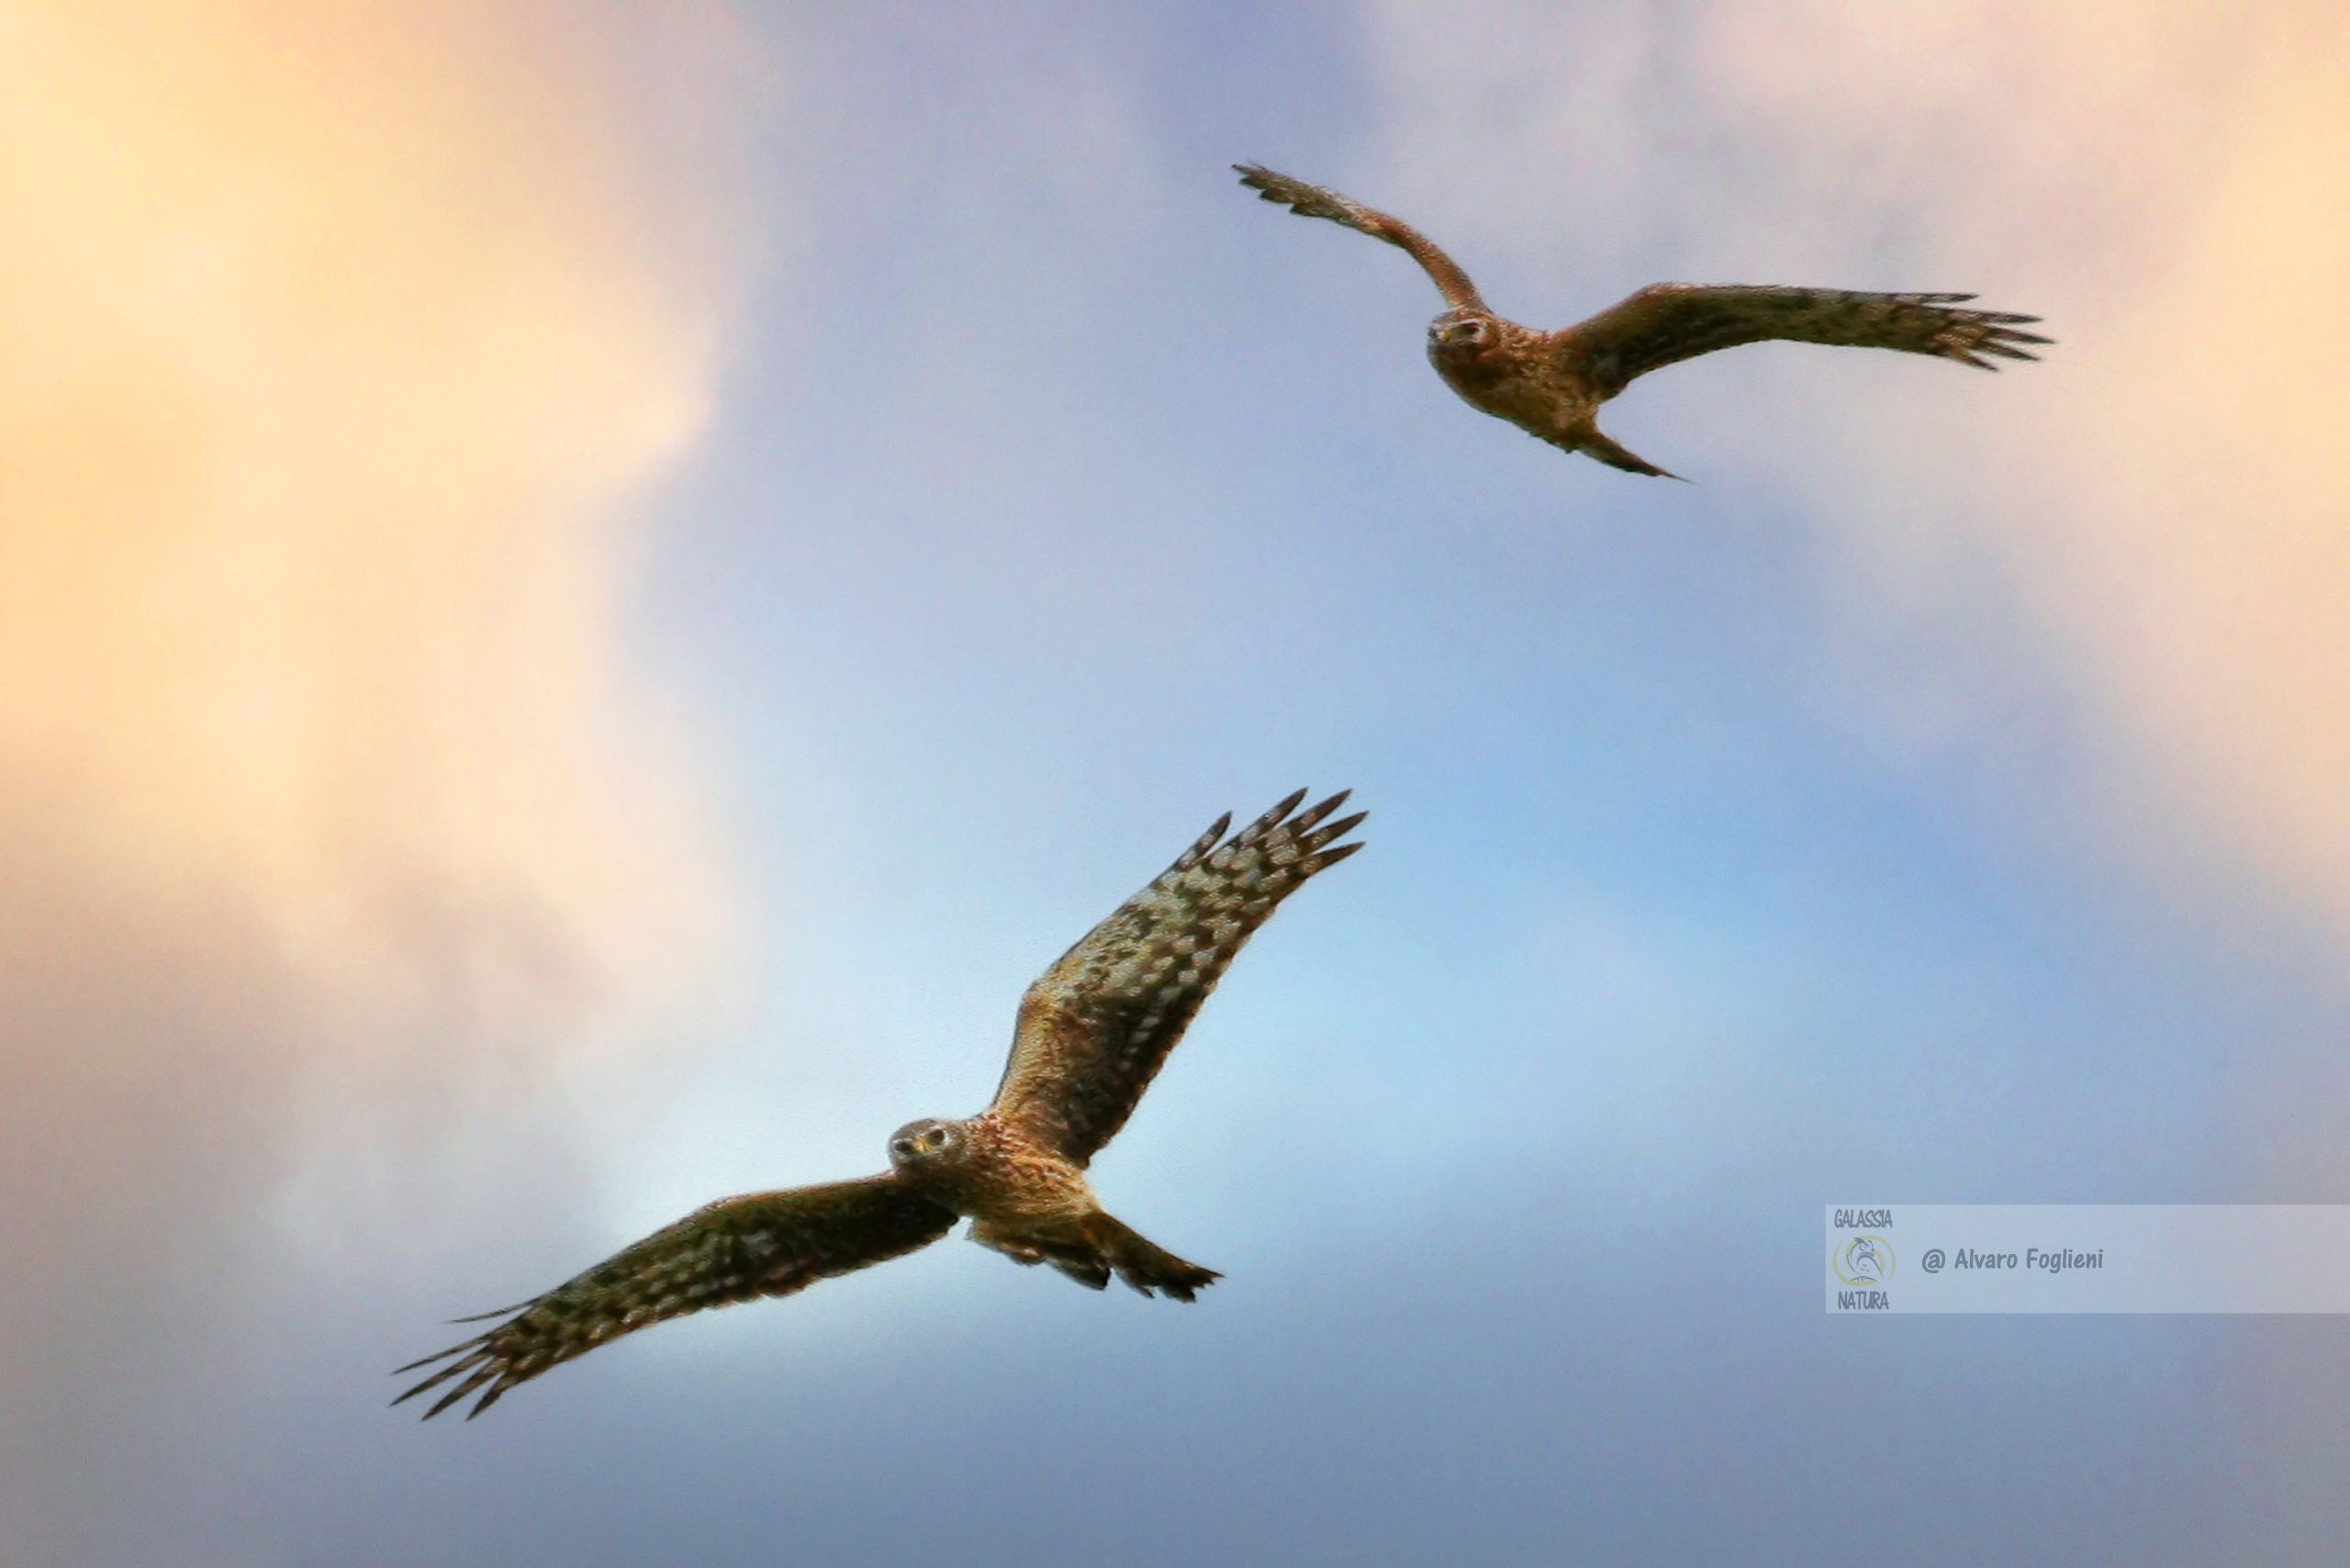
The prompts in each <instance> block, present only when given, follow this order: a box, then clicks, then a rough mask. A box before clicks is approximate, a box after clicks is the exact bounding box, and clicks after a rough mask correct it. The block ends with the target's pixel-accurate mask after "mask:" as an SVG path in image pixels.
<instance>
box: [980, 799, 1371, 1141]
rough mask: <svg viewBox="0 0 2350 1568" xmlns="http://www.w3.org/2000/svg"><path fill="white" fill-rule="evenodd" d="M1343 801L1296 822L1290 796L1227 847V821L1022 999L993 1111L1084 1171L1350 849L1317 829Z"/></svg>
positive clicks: (1349, 823)
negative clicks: (1229, 971) (1292, 903)
mask: <svg viewBox="0 0 2350 1568" xmlns="http://www.w3.org/2000/svg"><path fill="white" fill-rule="evenodd" d="M1347 793H1348V792H1347V791H1345V790H1341V791H1339V792H1338V793H1337V794H1336V795H1333V796H1331V797H1330V798H1329V799H1328V800H1326V801H1323V802H1322V803H1321V804H1320V805H1317V806H1314V807H1311V808H1309V809H1308V810H1306V811H1304V812H1299V813H1298V814H1297V815H1296V816H1294V817H1292V816H1291V815H1290V813H1291V812H1294V811H1297V806H1298V802H1299V801H1303V800H1304V799H1305V791H1304V790H1299V791H1298V792H1297V793H1296V794H1294V795H1292V796H1291V797H1290V798H1289V799H1288V800H1286V801H1282V802H1281V804H1280V805H1277V806H1275V807H1274V808H1273V809H1272V810H1271V811H1270V812H1266V813H1265V814H1264V815H1263V816H1261V817H1259V818H1258V819H1257V820H1256V821H1255V822H1253V823H1249V824H1248V826H1247V827H1245V828H1243V829H1241V830H1240V832H1238V833H1237V834H1233V836H1232V837H1231V838H1229V839H1225V836H1224V834H1225V829H1226V828H1228V827H1230V826H1231V825H1232V818H1231V816H1230V815H1229V814H1226V815H1225V816H1222V817H1218V818H1217V819H1216V822H1215V825H1214V826H1213V827H1211V828H1209V829H1208V830H1207V832H1205V833H1203V834H1201V835H1200V837H1199V840H1198V842H1197V843H1195V844H1193V845H1192V847H1191V848H1189V849H1187V850H1185V851H1184V852H1183V853H1182V855H1181V857H1180V858H1178V859H1177V860H1176V862H1175V864H1173V865H1172V866H1169V868H1167V869H1166V870H1164V871H1162V872H1160V873H1159V875H1158V879H1156V880H1154V881H1153V882H1152V883H1151V884H1150V886H1148V887H1147V888H1145V889H1143V890H1142V891H1140V892H1138V893H1136V895H1135V896H1134V897H1132V898H1130V899H1128V900H1127V901H1126V902H1125V903H1124V904H1122V905H1121V906H1119V908H1118V910H1117V912H1116V913H1113V914H1112V915H1111V916H1110V918H1109V919H1107V920H1105V921H1103V922H1102V924H1099V925H1097V926H1095V927H1094V928H1093V929H1092V931H1091V932H1090V933H1088V934H1087V935H1086V937H1085V939H1084V940H1083V941H1081V942H1080V943H1079V944H1078V945H1077V946H1074V947H1071V948H1070V949H1069V951H1068V952H1067V953H1065V954H1063V955H1062V956H1061V958H1060V960H1059V961H1058V962H1057V963H1056V964H1054V965H1053V967H1052V968H1051V969H1046V971H1045V973H1044V974H1043V976H1042V977H1040V978H1039V979H1038V980H1037V981H1036V983H1035V984H1034V985H1032V986H1030V987H1029V988H1028V994H1027V995H1026V996H1024V997H1023V998H1022V999H1021V1002H1020V1022H1019V1025H1018V1027H1017V1028H1016V1029H1015V1030H1014V1031H1013V1041H1012V1059H1011V1060H1010V1061H1009V1062H1008V1063H1006V1064H1005V1067H1004V1071H1003V1082H1002V1085H1001V1086H999V1087H998V1088H997V1090H996V1096H995V1104H994V1105H993V1107H991V1109H992V1110H993V1112H994V1114H996V1115H998V1116H1000V1117H1002V1119H1003V1120H1004V1121H1005V1122H1006V1123H1008V1124H1009V1125H1011V1126H1013V1127H1014V1128H1016V1129H1017V1130H1018V1131H1020V1132H1021V1133H1023V1134H1024V1136H1026V1137H1028V1138H1030V1139H1031V1140H1032V1141H1034V1142H1035V1143H1037V1144H1039V1145H1041V1146H1043V1147H1044V1148H1050V1149H1052V1150H1054V1151H1056V1152H1057V1153H1058V1154H1060V1155H1062V1156H1063V1157H1064V1158H1066V1159H1070V1160H1072V1161H1074V1162H1076V1163H1077V1164H1079V1165H1083V1164H1084V1163H1085V1162H1086V1161H1088V1160H1090V1159H1092V1158H1093V1156H1094V1155H1095V1154H1096V1153H1097V1152H1099V1151H1100V1149H1101V1148H1102V1145H1104V1144H1106V1143H1108V1142H1109V1141H1110V1139H1111V1137H1113V1136H1114V1135H1115V1134H1116V1132H1117V1130H1118V1129H1119V1127H1121V1126H1124V1125H1125V1120H1126V1118H1127V1117H1128V1116H1129V1115H1131V1114H1133V1113H1134V1108H1135V1105H1136V1102H1138V1101H1140V1100H1141V1099H1142V1092H1143V1091H1144V1090H1145V1089H1147V1088H1148V1087H1150V1081H1151V1080H1152V1079H1153V1078H1155V1077H1157V1076H1158V1070H1159V1067H1160V1066H1161V1065H1162V1064H1163V1063H1164V1062H1165V1061H1166V1060H1167V1055H1168V1053H1169V1051H1172V1050H1173V1049H1174V1048H1175V1042H1176V1041H1177V1040H1179V1039H1181V1038H1182V1036H1183V1030H1184V1028H1185V1027H1186V1026H1187V1025H1190V1023H1191V1022H1192V1014H1195V1013H1197V1012H1198V1011H1199V1010H1200V1003H1201V1002H1204V1001H1206V1000H1207V995H1208V992H1209V991H1214V989H1215V982H1216V981H1217V980H1221V979H1222V978H1223V976H1224V971H1225V968H1226V967H1227V966H1228V965H1230V964H1231V962H1232V959H1233V955H1235V954H1236V953H1237V952H1239V951H1240V946H1241V944H1242V943H1244V942H1246V941H1248V937H1249V935H1251V934H1252V933H1253V932H1255V931H1256V929H1257V927H1259V925H1262V924H1265V922H1266V921H1267V920H1268V919H1270V917H1271V915H1272V913H1273V909H1274V907H1275V906H1276V905H1278V904H1279V903H1280V902H1281V900H1283V899H1285V898H1287V897H1288V896H1289V895H1290V894H1292V893H1293V892H1295V891H1296V890H1298V889H1299V888H1300V887H1302V886H1304V882H1305V879H1307V878H1309V877H1311V876H1313V875H1314V874H1315V872H1316V871H1319V870H1322V869H1323V868H1326V867H1330V866H1335V865H1337V863H1338V862H1339V861H1341V860H1344V859H1345V858H1346V857H1348V856H1349V855H1352V854H1353V853H1354V852H1355V851H1356V850H1358V849H1360V848H1361V847H1362V846H1361V845H1360V844H1359V843H1358V844H1340V845H1336V846H1333V841H1334V840H1336V839H1338V838H1341V837H1343V836H1344V835H1345V834H1348V832H1350V831H1351V830H1352V829H1353V827H1354V825H1355V824H1356V823H1360V821H1362V819H1363V816H1364V815H1365V813H1363V812H1355V813H1354V814H1353V815H1351V816H1347V817H1341V818H1339V819H1338V820H1337V821H1336V822H1329V821H1326V818H1328V817H1329V815H1330V813H1331V812H1335V811H1337V809H1338V808H1339V807H1340V806H1341V805H1344V804H1345V803H1346V799H1347Z"/></svg>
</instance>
